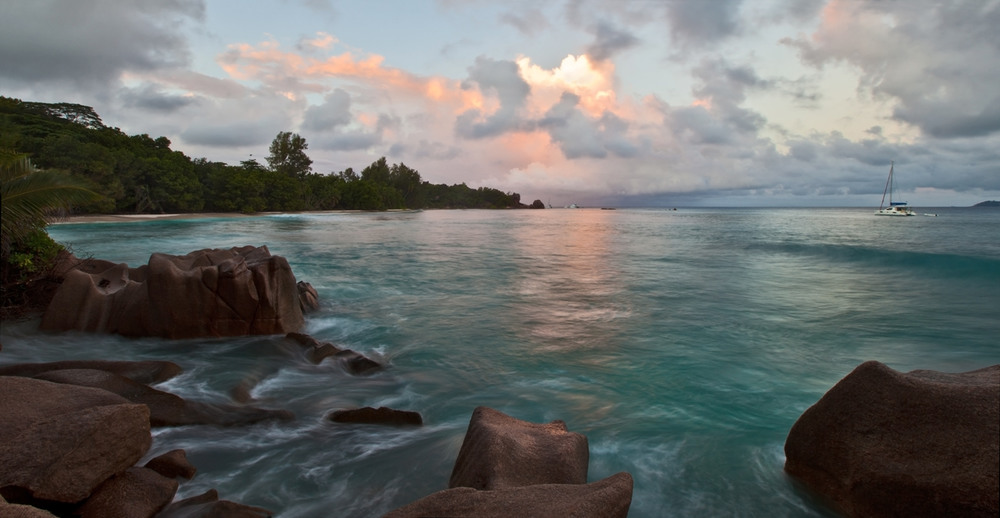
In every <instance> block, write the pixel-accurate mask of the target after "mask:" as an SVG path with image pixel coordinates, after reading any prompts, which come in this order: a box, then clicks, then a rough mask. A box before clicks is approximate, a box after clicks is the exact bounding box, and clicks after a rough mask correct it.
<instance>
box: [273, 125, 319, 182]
mask: <svg viewBox="0 0 1000 518" xmlns="http://www.w3.org/2000/svg"><path fill="white" fill-rule="evenodd" d="M308 148H309V144H307V143H306V139H304V138H302V137H300V136H299V134H298V133H292V132H289V131H281V132H278V135H277V136H276V137H274V141H272V142H271V147H270V148H269V149H268V150H269V151H270V152H271V154H270V155H268V156H267V165H268V166H270V167H271V170H272V171H275V172H279V173H282V174H284V175H286V176H289V177H291V178H301V177H303V176H305V175H307V174H309V173H311V172H312V159H311V158H309V157H308V156H306V153H305V151H306V149H308Z"/></svg>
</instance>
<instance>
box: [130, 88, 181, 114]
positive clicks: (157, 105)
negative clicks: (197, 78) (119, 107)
mask: <svg viewBox="0 0 1000 518" xmlns="http://www.w3.org/2000/svg"><path fill="white" fill-rule="evenodd" d="M118 97H119V99H120V100H121V102H122V104H123V105H124V106H125V107H126V108H132V109H140V110H146V111H151V112H161V113H172V112H176V111H178V110H181V109H183V108H186V107H188V106H192V105H197V104H199V103H200V101H199V99H198V98H197V97H195V96H194V95H187V94H171V93H167V92H165V91H164V89H163V88H161V87H160V86H159V85H157V84H151V83H145V84H143V85H141V86H138V87H134V88H122V90H121V91H120V92H119V93H118Z"/></svg>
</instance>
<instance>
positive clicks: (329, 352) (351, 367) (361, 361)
mask: <svg viewBox="0 0 1000 518" xmlns="http://www.w3.org/2000/svg"><path fill="white" fill-rule="evenodd" d="M285 338H286V339H287V340H289V341H291V342H294V343H296V344H298V345H300V346H301V347H302V348H303V349H304V350H305V354H306V358H308V359H309V361H310V362H312V363H315V364H319V363H322V362H323V360H325V359H327V358H333V359H334V360H335V361H336V362H337V363H339V364H340V366H341V367H342V368H343V369H344V370H345V371H347V372H349V373H351V374H370V373H372V372H375V371H377V370H380V369H382V365H381V364H380V363H378V362H376V361H375V360H372V359H370V358H368V357H366V356H364V355H362V354H361V353H358V352H354V351H352V350H350V349H341V348H339V347H337V346H336V345H333V344H331V343H330V342H320V341H319V340H317V339H315V338H313V337H311V336H309V335H307V334H305V333H288V334H286V335H285Z"/></svg>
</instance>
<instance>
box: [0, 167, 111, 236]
mask: <svg viewBox="0 0 1000 518" xmlns="http://www.w3.org/2000/svg"><path fill="white" fill-rule="evenodd" d="M97 197H99V195H98V194H97V193H95V192H94V191H92V190H90V188H89V184H88V183H87V182H85V181H83V180H80V179H77V178H74V177H72V176H69V175H68V174H66V173H63V172H61V171H52V170H40V169H36V168H35V167H34V165H32V163H31V160H29V159H28V157H27V156H25V155H22V154H17V153H13V152H10V151H3V152H0V206H2V209H0V212H2V217H0V223H2V225H0V233H2V234H3V241H4V243H5V244H6V243H11V242H17V241H18V240H20V239H22V238H24V237H25V236H26V235H27V234H29V233H30V232H31V231H32V230H35V229H38V228H42V227H44V226H45V224H46V218H48V217H49V216H50V215H51V214H53V212H54V211H56V210H58V209H69V208H70V207H71V206H72V205H73V204H77V203H84V202H87V201H91V200H93V199H95V198H97Z"/></svg>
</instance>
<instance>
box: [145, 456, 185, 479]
mask: <svg viewBox="0 0 1000 518" xmlns="http://www.w3.org/2000/svg"><path fill="white" fill-rule="evenodd" d="M144 467H147V468H149V469H151V470H153V471H155V472H157V473H159V474H161V475H163V476H164V477H167V478H184V479H187V480H191V479H192V478H194V475H195V473H197V472H198V469H197V468H195V467H194V466H193V465H192V464H191V463H190V462H188V459H187V453H186V452H185V451H184V450H170V451H168V452H167V453H164V454H162V455H159V456H157V457H153V458H152V459H149V462H147V463H146V464H145V466H144Z"/></svg>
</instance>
